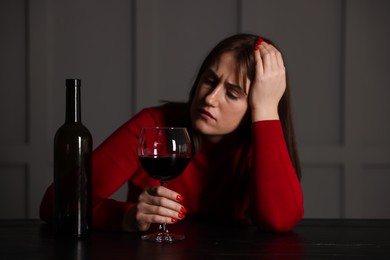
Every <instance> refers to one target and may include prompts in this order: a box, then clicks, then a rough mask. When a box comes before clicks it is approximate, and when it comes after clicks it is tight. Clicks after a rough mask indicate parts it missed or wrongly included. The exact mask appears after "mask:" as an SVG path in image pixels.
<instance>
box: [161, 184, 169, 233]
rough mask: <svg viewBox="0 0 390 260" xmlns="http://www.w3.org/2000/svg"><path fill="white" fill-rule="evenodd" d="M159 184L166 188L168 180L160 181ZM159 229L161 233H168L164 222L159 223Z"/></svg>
mask: <svg viewBox="0 0 390 260" xmlns="http://www.w3.org/2000/svg"><path fill="white" fill-rule="evenodd" d="M160 185H161V186H163V187H165V188H166V187H167V185H168V182H166V181H160ZM160 231H161V233H162V234H163V235H164V234H168V233H169V231H168V229H167V228H166V224H165V223H162V224H161V225H160Z"/></svg>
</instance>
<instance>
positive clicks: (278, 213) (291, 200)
mask: <svg viewBox="0 0 390 260" xmlns="http://www.w3.org/2000/svg"><path fill="white" fill-rule="evenodd" d="M252 133H253V134H252V137H253V141H252V159H251V161H252V164H251V169H250V171H251V172H250V178H251V182H250V183H251V186H250V194H251V196H250V197H251V201H250V205H249V207H250V213H251V218H252V221H253V223H254V224H255V225H257V226H258V227H259V228H261V229H265V230H270V231H276V232H286V231H289V230H291V229H292V228H293V227H294V226H295V225H296V224H297V223H298V222H299V221H300V220H301V219H302V217H303V194H302V188H301V185H300V182H299V179H298V177H297V175H296V172H295V169H294V167H293V165H292V162H291V159H290V156H289V153H288V150H287V146H286V142H285V139H284V135H283V130H282V127H281V123H280V121H279V120H269V121H258V122H254V123H252Z"/></svg>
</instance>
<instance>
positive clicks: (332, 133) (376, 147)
mask: <svg viewBox="0 0 390 260" xmlns="http://www.w3.org/2000/svg"><path fill="white" fill-rule="evenodd" d="M389 13H390V1H387V0H294V1H290V0H269V1H266V0H241V1H240V0H214V1H208V0H197V1H183V0H164V1H162V0H138V1H129V0H112V1H106V0H67V1H60V0H51V1H49V0H1V1H0V36H1V41H0V121H1V127H0V209H1V210H0V218H36V217H38V206H39V202H40V200H41V198H42V195H43V192H44V190H45V188H46V187H47V186H48V185H49V183H51V182H52V140H53V135H54V133H55V131H56V129H57V128H58V127H59V126H60V125H61V124H62V123H63V120H64V107H65V105H64V97H65V96H64V94H65V92H64V79H65V78H68V77H78V78H81V79H82V82H83V86H82V101H83V106H82V109H83V111H82V112H83V122H84V123H85V125H87V126H88V128H89V129H90V130H91V132H92V134H93V137H94V142H95V147H96V146H97V145H98V144H100V143H101V142H102V141H103V140H104V139H105V138H106V137H107V136H108V135H109V134H110V133H111V132H112V131H114V130H115V129H116V128H117V127H118V126H119V125H120V124H122V123H123V122H124V121H126V120H127V119H128V118H129V117H131V116H132V115H133V114H134V113H136V112H137V111H139V110H140V109H141V108H143V107H145V106H151V105H156V104H158V101H159V100H161V99H168V100H176V101H182V100H186V98H187V93H188V91H189V88H190V85H191V83H192V80H193V78H194V76H195V74H196V71H197V69H198V66H199V65H200V63H201V61H202V59H203V58H204V56H205V55H206V53H207V52H208V51H209V50H210V48H211V47H213V46H214V45H215V44H216V43H217V42H218V41H219V40H221V39H222V38H224V37H226V36H229V35H231V34H234V33H238V32H250V33H256V34H262V35H264V36H267V37H269V38H272V39H273V40H274V41H275V42H277V43H278V45H279V46H280V48H281V49H282V51H283V53H284V57H285V62H286V66H287V69H288V72H289V78H290V82H291V86H292V92H293V101H294V103H293V105H294V112H295V121H296V128H297V134H298V141H299V150H300V154H301V159H302V165H303V176H304V177H303V180H302V185H303V189H304V193H305V208H306V217H307V218H311V217H316V218H389V217H390V207H389V206H388V205H389V203H388V199H389V198H390V189H389V188H388V186H389V185H390V136H389V133H390V119H389V116H388V112H389V111H390V104H389V102H387V100H388V98H389V97H390V79H389V77H388V71H387V70H388V69H389V62H388V61H389V57H390V50H389V48H388V46H390V33H389V31H390V30H389V26H388V24H390V16H389V15H388V14H389ZM124 194H125V188H123V189H121V190H120V191H119V192H118V193H117V194H115V195H114V197H115V198H117V199H123V198H124Z"/></svg>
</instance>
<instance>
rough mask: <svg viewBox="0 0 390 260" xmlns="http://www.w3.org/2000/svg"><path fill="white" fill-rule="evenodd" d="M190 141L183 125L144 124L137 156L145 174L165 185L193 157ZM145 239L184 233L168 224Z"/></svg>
mask: <svg viewBox="0 0 390 260" xmlns="http://www.w3.org/2000/svg"><path fill="white" fill-rule="evenodd" d="M191 156H192V147H191V140H190V137H189V135H188V132H187V130H186V128H184V127H158V126H156V127H144V128H143V129H142V131H141V135H140V137H139V141H138V158H139V160H140V163H141V165H142V167H143V169H144V170H145V171H146V173H147V174H148V175H149V176H150V177H152V178H154V179H156V180H159V181H160V185H161V186H164V187H166V185H167V182H168V181H169V180H172V179H174V178H176V177H177V176H179V175H180V174H181V173H182V172H183V170H184V169H185V168H186V167H187V164H188V163H189V161H190V160H191ZM142 239H143V240H149V241H155V242H160V243H161V242H173V241H176V240H182V239H184V235H181V234H172V233H170V232H169V231H168V229H167V227H166V224H165V223H161V224H160V226H159V231H158V232H157V233H154V234H147V235H143V236H142Z"/></svg>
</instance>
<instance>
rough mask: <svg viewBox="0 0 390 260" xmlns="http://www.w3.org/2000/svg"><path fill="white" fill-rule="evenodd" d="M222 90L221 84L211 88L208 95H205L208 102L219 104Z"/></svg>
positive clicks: (209, 103)
mask: <svg viewBox="0 0 390 260" xmlns="http://www.w3.org/2000/svg"><path fill="white" fill-rule="evenodd" d="M220 91H221V86H220V85H218V86H216V87H215V88H213V89H210V90H209V91H208V92H207V93H206V97H205V102H206V104H207V105H210V106H216V105H217V104H218V99H219V93H220Z"/></svg>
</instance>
